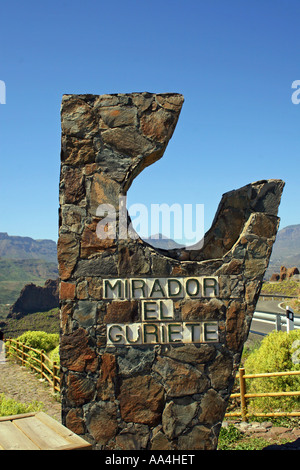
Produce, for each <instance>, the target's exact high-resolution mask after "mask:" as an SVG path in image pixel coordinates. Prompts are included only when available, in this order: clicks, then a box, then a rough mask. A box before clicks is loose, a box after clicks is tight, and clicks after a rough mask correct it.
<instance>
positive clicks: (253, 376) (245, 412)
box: [225, 368, 300, 421]
mask: <svg viewBox="0 0 300 470" xmlns="http://www.w3.org/2000/svg"><path fill="white" fill-rule="evenodd" d="M284 375H300V371H299V370H298V371H286V372H269V373H265V374H245V369H244V368H240V369H239V374H238V378H239V386H240V392H239V393H232V394H231V395H230V398H240V400H241V411H237V412H233V413H226V414H225V416H226V417H231V416H241V417H242V420H243V421H247V418H248V417H249V416H260V417H276V416H300V411H292V412H284V411H283V412H274V413H254V412H253V413H252V412H251V413H248V407H247V398H258V397H286V396H300V391H294V392H292V391H291V392H264V393H247V390H246V379H257V378H261V377H281V376H284Z"/></svg>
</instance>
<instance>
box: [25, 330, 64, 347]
mask: <svg viewBox="0 0 300 470" xmlns="http://www.w3.org/2000/svg"><path fill="white" fill-rule="evenodd" d="M17 339H18V340H19V341H20V342H21V343H24V344H26V345H27V346H30V347H31V348H34V349H39V350H43V351H45V352H49V351H51V350H52V349H54V348H56V346H57V345H58V343H59V334H57V333H46V332H45V331H26V333H23V334H22V335H21V336H19V337H18V338H17Z"/></svg>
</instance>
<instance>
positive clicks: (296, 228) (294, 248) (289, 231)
mask: <svg viewBox="0 0 300 470" xmlns="http://www.w3.org/2000/svg"><path fill="white" fill-rule="evenodd" d="M280 266H285V267H286V268H292V267H294V266H295V267H296V268H298V269H300V224H297V225H289V226H287V227H285V228H283V229H281V230H279V231H278V233H277V237H276V241H275V243H274V246H273V250H272V255H271V259H270V263H269V267H268V269H267V272H266V275H267V277H268V276H270V275H272V274H273V273H274V272H276V273H279V271H280Z"/></svg>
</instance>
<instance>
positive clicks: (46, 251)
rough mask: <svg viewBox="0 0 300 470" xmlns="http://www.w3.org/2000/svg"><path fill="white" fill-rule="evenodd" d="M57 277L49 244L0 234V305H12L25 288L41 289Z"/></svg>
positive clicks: (54, 254) (54, 251)
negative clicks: (39, 286)
mask: <svg viewBox="0 0 300 470" xmlns="http://www.w3.org/2000/svg"><path fill="white" fill-rule="evenodd" d="M57 277H58V266H57V248H56V243H55V242H54V241H53V240H33V239H32V238H30V237H18V236H10V235H8V234H7V233H3V232H0V304H12V303H13V302H15V301H16V299H17V298H18V296H19V294H20V292H21V290H22V289H23V287H24V286H25V285H26V284H29V283H34V284H36V285H44V283H45V281H46V280H47V279H56V278H57ZM2 311H3V309H2ZM0 314H1V309H0Z"/></svg>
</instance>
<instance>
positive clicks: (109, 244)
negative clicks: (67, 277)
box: [80, 220, 116, 258]
mask: <svg viewBox="0 0 300 470" xmlns="http://www.w3.org/2000/svg"><path fill="white" fill-rule="evenodd" d="M98 222H99V220H94V221H93V222H92V223H91V224H89V225H88V226H86V227H85V229H84V231H83V234H82V238H81V244H80V256H81V258H88V257H89V256H91V255H94V254H96V253H98V252H102V251H105V250H108V249H114V250H115V249H116V248H115V246H116V239H115V234H114V233H113V232H111V231H109V227H108V228H107V230H106V231H107V236H108V238H104V239H102V238H99V237H98V235H97V224H98ZM114 250H113V251H114Z"/></svg>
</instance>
